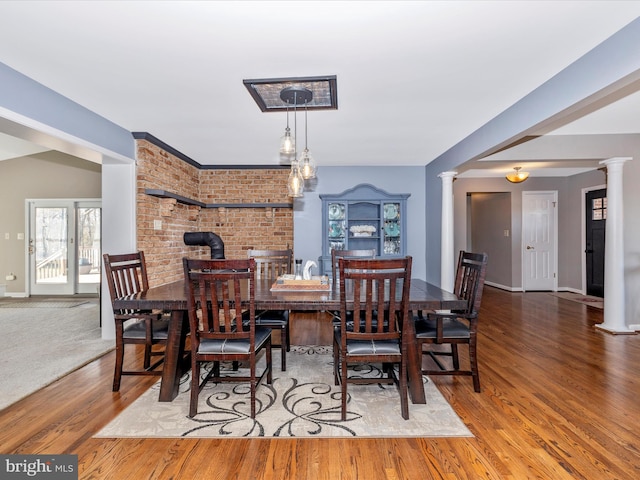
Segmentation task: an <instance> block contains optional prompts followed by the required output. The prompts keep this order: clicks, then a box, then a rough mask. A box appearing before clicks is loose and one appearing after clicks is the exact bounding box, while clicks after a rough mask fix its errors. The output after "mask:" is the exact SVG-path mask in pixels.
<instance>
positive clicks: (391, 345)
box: [335, 332, 401, 355]
mask: <svg viewBox="0 0 640 480" xmlns="http://www.w3.org/2000/svg"><path fill="white" fill-rule="evenodd" d="M335 337H336V342H337V344H338V345H341V340H342V334H341V332H335ZM400 353H401V350H400V341H399V340H347V354H348V355H395V354H397V355H400Z"/></svg>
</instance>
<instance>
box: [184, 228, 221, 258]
mask: <svg viewBox="0 0 640 480" xmlns="http://www.w3.org/2000/svg"><path fill="white" fill-rule="evenodd" d="M184 243H185V245H199V246H203V247H204V246H206V247H209V248H210V249H211V258H212V259H224V242H223V241H222V239H221V238H220V237H219V236H218V235H216V234H215V233H213V232H185V234H184Z"/></svg>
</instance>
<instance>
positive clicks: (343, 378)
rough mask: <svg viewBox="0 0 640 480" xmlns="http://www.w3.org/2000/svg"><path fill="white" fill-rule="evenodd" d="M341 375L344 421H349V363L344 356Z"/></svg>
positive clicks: (341, 363)
mask: <svg viewBox="0 0 640 480" xmlns="http://www.w3.org/2000/svg"><path fill="white" fill-rule="evenodd" d="M340 375H341V382H342V385H341V387H342V417H341V418H342V421H343V422H344V421H346V420H347V361H346V359H345V355H344V354H343V355H342V361H341V362H340Z"/></svg>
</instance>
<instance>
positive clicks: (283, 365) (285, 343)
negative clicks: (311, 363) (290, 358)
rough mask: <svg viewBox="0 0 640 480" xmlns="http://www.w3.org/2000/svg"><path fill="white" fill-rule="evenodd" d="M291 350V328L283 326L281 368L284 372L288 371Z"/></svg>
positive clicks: (281, 332)
mask: <svg viewBox="0 0 640 480" xmlns="http://www.w3.org/2000/svg"><path fill="white" fill-rule="evenodd" d="M288 351H289V329H288V328H287V326H286V325H285V326H283V327H282V329H281V330H280V352H281V355H280V358H281V362H280V363H281V365H280V368H281V369H282V371H283V372H286V371H287V352H288Z"/></svg>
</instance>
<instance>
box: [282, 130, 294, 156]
mask: <svg viewBox="0 0 640 480" xmlns="http://www.w3.org/2000/svg"><path fill="white" fill-rule="evenodd" d="M295 150H296V139H295V138H294V137H292V136H291V129H290V128H289V127H287V128H286V130H285V131H284V135H283V136H282V138H281V139H280V153H282V154H283V155H292V154H293V152H295Z"/></svg>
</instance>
